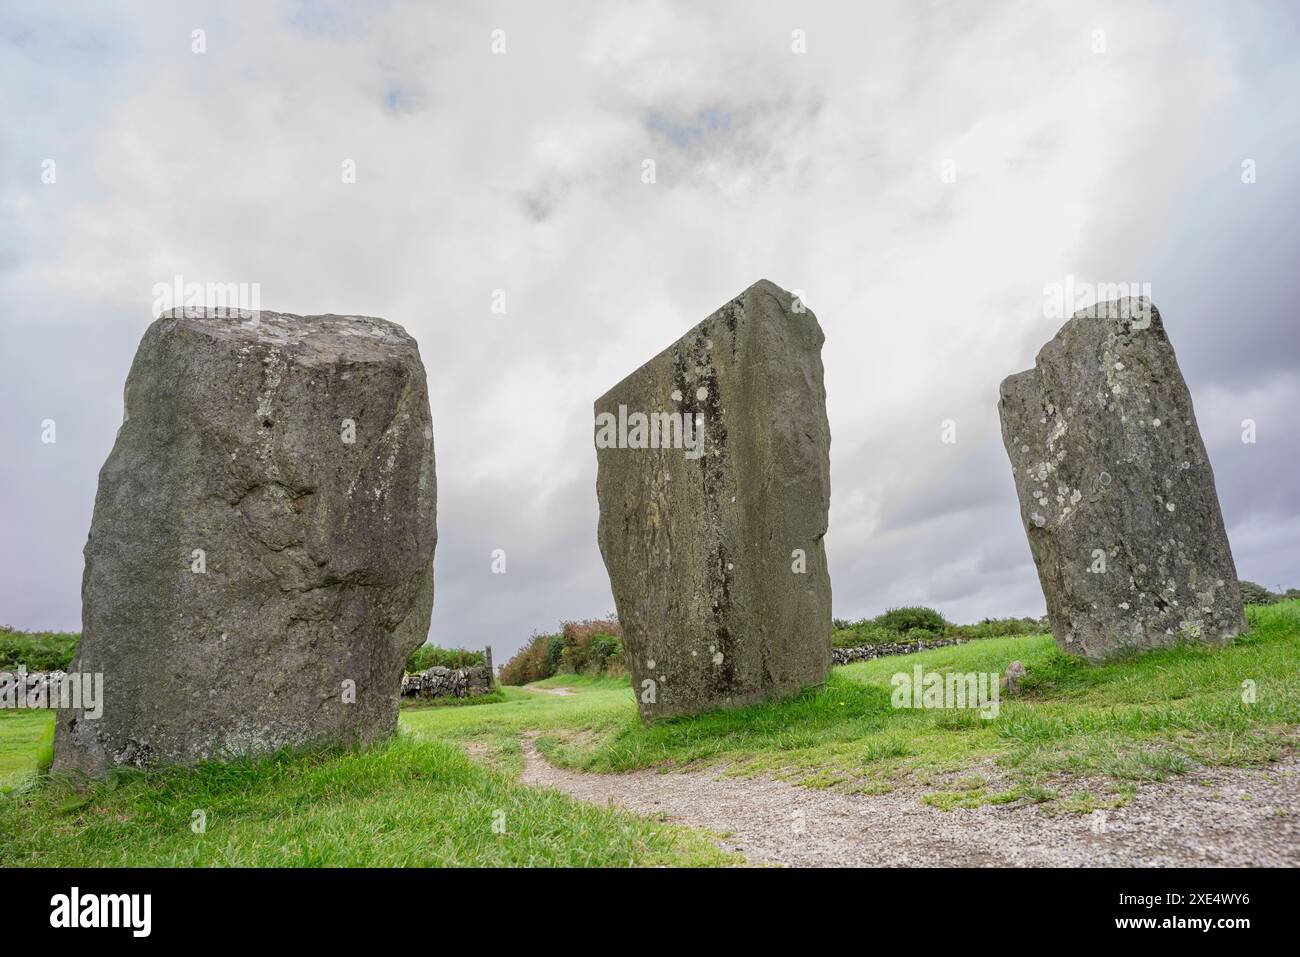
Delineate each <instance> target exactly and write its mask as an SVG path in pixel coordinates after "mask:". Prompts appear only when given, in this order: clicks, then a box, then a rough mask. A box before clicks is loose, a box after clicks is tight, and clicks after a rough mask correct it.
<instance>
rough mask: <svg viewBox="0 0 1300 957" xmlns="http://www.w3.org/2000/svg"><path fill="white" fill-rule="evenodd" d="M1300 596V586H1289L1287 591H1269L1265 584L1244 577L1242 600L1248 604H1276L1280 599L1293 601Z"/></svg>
mask: <svg viewBox="0 0 1300 957" xmlns="http://www.w3.org/2000/svg"><path fill="white" fill-rule="evenodd" d="M1297 598H1300V588H1288V589H1287V590H1286V591H1284V592H1282V591H1269V590H1268V589H1267V588H1265V587H1264V586H1263V585H1257V584H1255V583H1254V582H1248V581H1246V580H1245V579H1242V582H1241V600H1242V601H1243V602H1245V603H1246V604H1247V605H1275V604H1277V603H1278V602H1280V601H1292V600H1294V599H1297Z"/></svg>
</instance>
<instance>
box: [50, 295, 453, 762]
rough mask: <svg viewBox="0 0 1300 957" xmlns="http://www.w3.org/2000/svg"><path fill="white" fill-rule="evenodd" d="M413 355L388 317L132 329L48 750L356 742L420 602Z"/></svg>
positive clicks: (421, 406)
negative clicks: (70, 693) (76, 634)
mask: <svg viewBox="0 0 1300 957" xmlns="http://www.w3.org/2000/svg"><path fill="white" fill-rule="evenodd" d="M436 501H437V487H436V481H435V477H434V458H433V431H432V426H431V421H430V416H429V402H428V396H427V393H426V384H425V372H424V367H423V365H422V364H421V362H420V356H419V351H418V349H417V347H416V344H415V341H414V340H413V339H412V338H411V337H410V336H408V335H407V334H406V332H405V331H403V330H402V329H401V327H399V326H396V325H394V324H392V323H390V322H385V321H383V320H382V319H371V318H365V317H360V316H290V315H283V314H278V313H268V312H262V313H261V314H260V317H259V318H258V319H257V320H256V321H250V320H241V319H240V318H237V317H234V316H230V317H226V316H225V315H223V314H222V313H220V312H218V311H215V310H214V311H211V312H204V311H201V310H200V311H194V310H187V311H180V310H177V311H175V312H173V313H171V314H170V315H168V316H164V317H163V318H161V319H159V320H158V321H156V322H155V323H154V324H153V325H151V326H150V327H149V329H148V331H147V332H146V333H145V335H144V338H143V340H142V341H141V343H140V348H139V350H138V351H137V353H136V357H135V361H134V363H133V364H132V367H131V372H130V375H129V377H128V378H127V383H126V392H125V417H124V421H123V423H122V426H121V428H120V430H119V431H118V434H117V440H116V442H115V444H114V446H113V450H112V452H111V453H110V454H109V457H108V460H107V462H105V463H104V467H103V469H102V470H101V471H100V476H99V490H98V494H97V495H96V498H95V511H94V518H93V519H92V521H91V528H90V537H89V540H88V541H87V543H86V548H85V558H86V567H85V573H84V576H83V579H82V638H81V643H80V646H79V648H78V652H77V658H76V661H75V662H74V663H73V667H72V670H73V671H76V672H83V673H85V672H91V673H94V672H101V673H103V675H104V703H103V716H102V717H101V718H99V719H98V720H91V719H89V718H87V717H86V716H85V715H84V713H81V712H77V711H63V712H60V715H59V719H58V725H57V733H56V739H55V760H54V770H55V771H56V772H60V771H81V772H84V773H86V774H89V775H92V776H98V775H102V774H103V773H104V772H105V771H106V770H107V769H109V768H111V767H113V766H116V765H134V766H146V765H151V764H170V763H179V764H190V763H193V762H195V761H198V760H202V759H209V758H211V759H222V758H228V757H232V756H236V755H246V754H260V753H266V752H269V751H273V750H275V749H277V748H281V747H285V746H291V747H292V746H302V745H309V744H345V745H354V744H365V743H368V742H371V741H374V740H376V739H380V738H383V737H385V736H387V735H389V734H391V733H392V732H393V730H394V728H395V727H396V723H397V705H398V696H399V693H400V689H401V679H402V671H403V664H404V662H405V660H406V658H407V656H408V655H409V654H410V653H411V652H412V651H413V650H414V649H415V648H416V647H417V646H418V645H419V644H420V643H421V642H422V641H423V640H424V638H425V636H426V634H427V631H428V627H429V616H430V612H431V610H432V606H433V552H434V545H435V544H436V541H437V531H436Z"/></svg>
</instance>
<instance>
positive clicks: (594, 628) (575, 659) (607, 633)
mask: <svg viewBox="0 0 1300 957" xmlns="http://www.w3.org/2000/svg"><path fill="white" fill-rule="evenodd" d="M561 637H562V639H563V641H564V651H563V654H562V657H561V662H560V666H559V668H558V669H557V670H558V671H563V672H565V673H567V674H575V675H594V676H601V675H604V674H605V673H606V664H607V662H608V661H609V659H610V657H612V656H615V655H617V656H618V657H619V658H620V659H621V658H622V656H623V629H622V628H620V627H619V624H618V622H617V621H616V620H614V619H612V618H607V619H588V620H586V621H566V622H565V623H564V630H563V631H562V632H561Z"/></svg>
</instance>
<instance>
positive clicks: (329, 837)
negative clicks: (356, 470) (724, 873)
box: [0, 709, 731, 867]
mask: <svg viewBox="0 0 1300 957" xmlns="http://www.w3.org/2000/svg"><path fill="white" fill-rule="evenodd" d="M464 710H472V709H464ZM196 812H201V813H202V814H203V816H204V819H205V824H206V829H205V830H204V832H203V833H195V830H194V827H193V825H194V823H195V822H196V820H198V817H197V815H196ZM494 822H500V824H501V825H503V827H504V833H497V832H496V830H494V828H493V824H494ZM730 862H731V858H729V857H728V856H726V855H724V854H723V853H721V852H720V851H718V850H717V849H716V848H715V847H714V845H713V844H712V842H711V841H709V840H708V839H707V838H705V837H703V836H701V835H699V834H696V833H694V832H691V831H689V830H686V829H682V828H676V827H671V826H667V825H663V824H659V823H656V822H652V821H649V820H646V819H644V818H637V817H634V816H632V815H629V814H624V813H622V812H617V811H613V810H610V809H607V808H599V807H593V806H590V805H584V804H581V803H578V802H576V801H573V800H571V799H570V798H568V797H566V796H564V795H561V794H558V793H556V792H551V791H542V790H537V789H533V788H529V787H524V786H522V785H519V784H516V783H515V782H514V781H513V780H512V779H511V778H510V777H509V776H507V775H505V774H502V773H501V772H499V771H495V770H492V769H490V768H487V767H483V766H482V765H479V764H476V763H474V762H473V761H471V760H470V759H469V758H468V757H466V755H465V753H464V752H463V751H462V750H461V749H460V748H457V747H455V746H454V745H449V744H445V743H441V742H434V741H421V740H416V739H413V738H412V737H410V736H409V735H402V736H399V737H398V738H397V739H395V740H393V741H392V742H390V743H388V744H385V745H382V746H379V747H375V748H370V749H367V750H365V751H361V752H351V753H339V752H321V753H313V754H306V755H297V756H277V757H275V758H270V759H266V760H262V761H240V762H236V763H233V764H228V765H217V764H207V765H203V766H200V767H199V768H198V769H196V770H193V771H186V770H172V771H167V772H155V773H141V772H131V773H119V774H117V775H115V776H114V777H113V778H111V779H109V780H108V781H107V782H104V783H103V784H99V785H96V786H95V787H93V788H92V789H91V790H89V791H86V792H81V791H77V790H74V789H72V788H71V787H69V786H66V785H62V784H59V783H58V782H50V781H46V782H45V783H43V784H39V785H34V786H29V787H27V788H26V789H24V790H19V791H15V792H11V793H9V794H7V795H3V796H0V866H21V865H38V866H42V867H84V866H103V867H121V866H213V865H217V866H239V867H245V866H249V867H255V866H302V867H328V866H339V865H346V866H356V867H390V866H458V865H473V866H486V867H493V866H579V867H587V866H590V867H611V866H613V867H617V866H627V865H638V866H654V865H660V864H675V865H685V866H707V865H718V864H726V863H730Z"/></svg>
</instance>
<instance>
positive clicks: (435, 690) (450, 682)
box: [402, 665, 492, 698]
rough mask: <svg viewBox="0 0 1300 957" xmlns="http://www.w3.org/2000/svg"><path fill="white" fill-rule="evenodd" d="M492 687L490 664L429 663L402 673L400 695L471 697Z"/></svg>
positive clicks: (415, 696)
mask: <svg viewBox="0 0 1300 957" xmlns="http://www.w3.org/2000/svg"><path fill="white" fill-rule="evenodd" d="M491 690H492V666H491V665H471V666H470V667H468V668H443V667H433V668H430V669H428V670H427V671H422V672H420V673H419V674H418V675H403V676H402V697H403V698H473V697H476V696H478V695H481V694H487V693H488V692H489V691H491Z"/></svg>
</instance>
